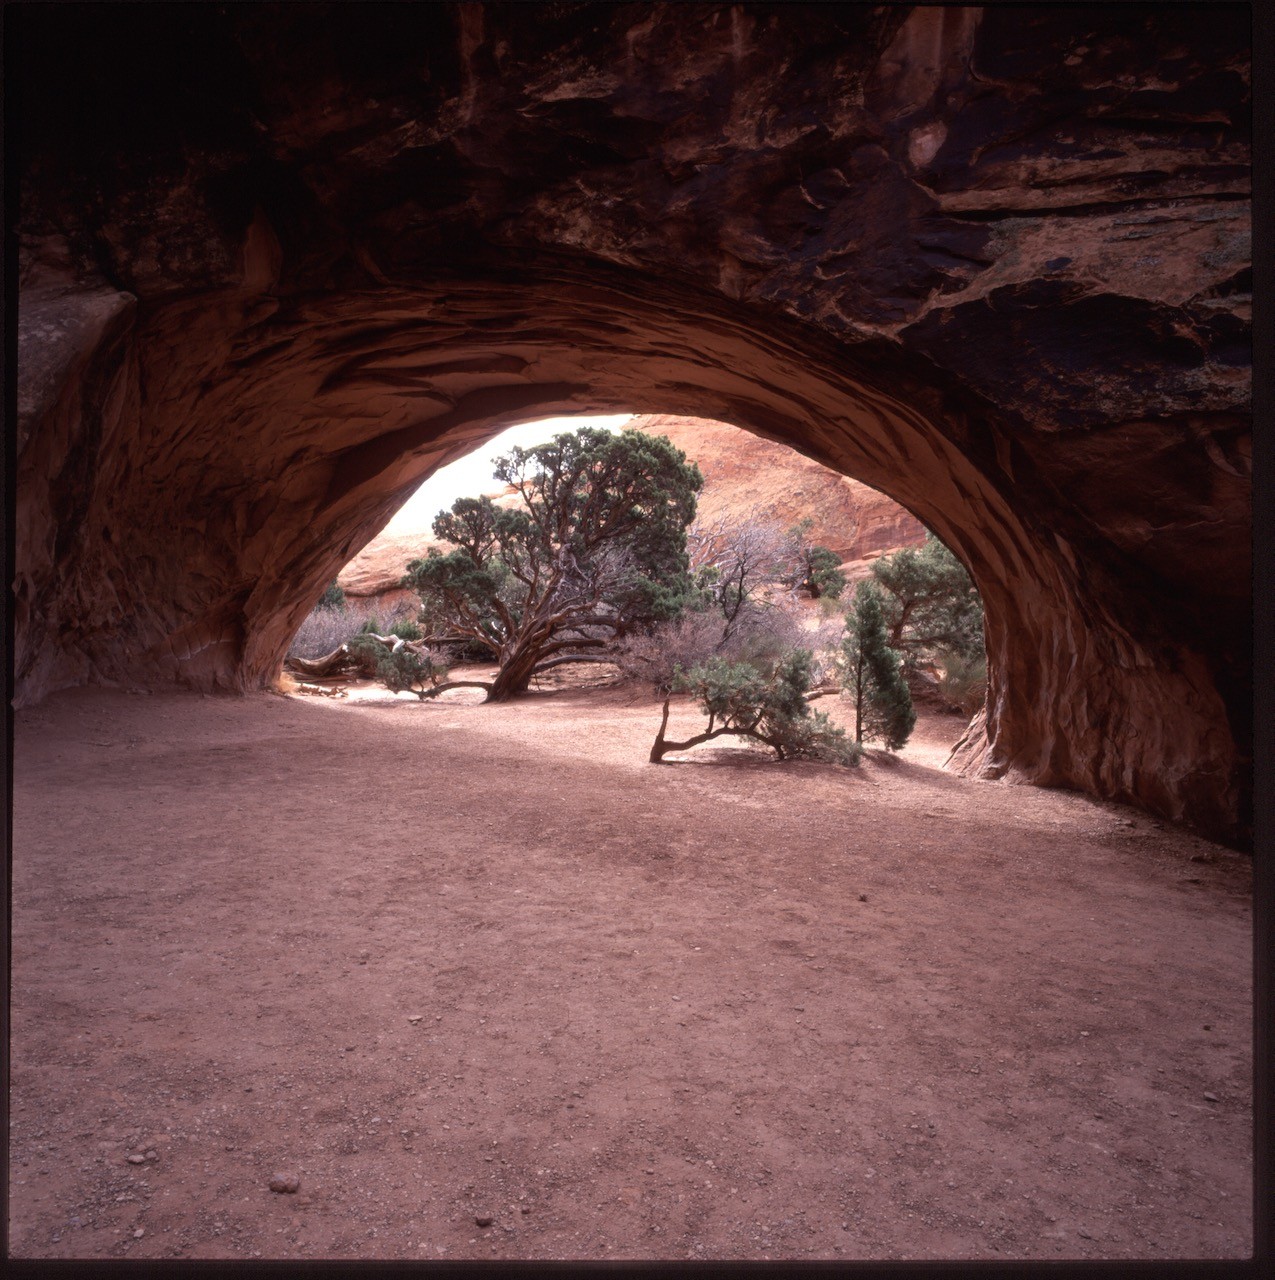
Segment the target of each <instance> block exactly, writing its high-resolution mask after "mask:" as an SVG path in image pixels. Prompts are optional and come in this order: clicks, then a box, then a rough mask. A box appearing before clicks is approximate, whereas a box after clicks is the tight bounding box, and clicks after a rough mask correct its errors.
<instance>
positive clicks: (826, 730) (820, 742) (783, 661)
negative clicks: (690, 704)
mask: <svg viewBox="0 0 1275 1280" xmlns="http://www.w3.org/2000/svg"><path fill="white" fill-rule="evenodd" d="M813 673H814V667H813V662H812V658H811V654H810V651H809V650H808V649H789V650H787V651H786V652H785V653H784V654H783V656H782V657H780V658H779V659H778V660H777V661H774V662H771V663H765V664H763V663H761V662H759V661H757V660H753V661H742V662H732V661H730V660H729V659H727V658H722V657H712V658H709V659H707V660H705V661H703V662H700V663H699V664H698V665H696V666H695V667H693V668H691V670H689V671H686V672H679V673H678V674H677V676H676V677H675V679H674V681H673V691H675V692H683V693H689V694H691V695H692V696H693V697H694V698H695V699H696V701H698V702H699V704H700V709H701V710H702V711H703V713H704V714H705V715H706V716H707V717H708V727H707V728H706V729H705V730H704V732H703V733H697V734H695V735H693V736H692V737H690V738H688V739H686V740H685V741H684V742H670V741H668V739H667V738H665V736H664V734H665V730H666V729H667V727H668V719H669V699H668V698H667V697H666V698H665V699H664V711H663V717H662V719H661V721H660V728H659V732H658V733H657V734H656V737H655V742H654V744H653V745H652V747H651V755H650V759H651V763H652V764H659V763H660V761H661V760H662V759H663V757H664V755H665V754H666V753H667V752H669V751H686V750H689V749H690V748H691V747H693V746H697V745H698V744H699V743H701V742H708V741H710V740H711V739H713V738H720V737H722V736H723V735H726V734H731V735H734V736H735V737H740V738H751V739H752V740H753V741H755V742H761V743H764V744H765V745H766V746H768V747H770V748H771V750H773V751H774V753H775V755H776V756H778V758H779V759H780V760H785V759H790V758H793V759H809V760H825V761H828V762H831V763H834V764H856V763H858V758H859V748H858V746H857V745H856V744H855V743H852V742H849V741H848V740H847V738H846V733H845V730H844V729H840V728H838V727H837V726H836V725H834V724H832V723H831V722H830V721H829V719H828V717H827V716H826V715H825V714H824V713H823V712H820V711H811V709H810V704H809V702H808V701H807V698H806V695H807V694H808V693H809V691H810V685H811V680H812V677H813Z"/></svg>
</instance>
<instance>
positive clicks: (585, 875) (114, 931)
mask: <svg viewBox="0 0 1275 1280" xmlns="http://www.w3.org/2000/svg"><path fill="white" fill-rule="evenodd" d="M477 696H478V695H476V694H474V693H472V692H470V691H457V692H456V693H454V694H451V695H448V696H447V698H446V699H444V700H441V701H439V702H438V703H433V704H425V705H421V704H419V703H417V702H416V701H415V700H414V699H411V698H409V697H407V696H400V697H399V698H398V699H397V700H395V699H393V698H392V697H391V696H390V695H389V694H387V693H385V692H384V691H383V690H382V691H376V690H374V689H371V688H370V687H363V688H360V689H359V690H357V691H356V692H355V695H354V696H351V697H349V698H346V699H343V700H336V699H327V698H319V697H312V696H291V697H283V696H278V695H274V694H261V695H257V696H252V697H247V698H199V697H193V696H180V695H176V694H171V695H154V696H142V695H129V694H125V693H116V692H102V691H76V692H70V693H66V694H62V695H58V696H56V697H54V698H52V699H50V700H48V701H47V702H45V703H43V704H41V705H40V706H37V707H34V708H31V709H28V710H24V711H21V712H19V713H18V715H17V737H16V743H15V758H16V765H15V796H14V804H15V813H14V842H15V845H14V848H15V852H14V865H13V891H14V906H13V979H12V997H13V1004H12V1045H11V1058H12V1073H13V1074H12V1081H13V1084H12V1099H11V1101H12V1109H11V1122H12V1135H11V1148H10V1155H11V1167H10V1178H11V1182H10V1194H11V1203H10V1213H11V1219H10V1221H11V1237H10V1240H11V1250H12V1253H13V1254H14V1255H15V1256H19V1257H81V1258H83V1257H112V1258H114V1257H122V1256H127V1257H131V1258H245V1257H261V1258H346V1257H380V1258H409V1259H456V1258H518V1259H522V1258H528V1259H534V1258H608V1257H615V1258H688V1257H691V1258H847V1259H851V1258H863V1259H877V1258H995V1257H1002V1258H1003V1257H1023V1258H1049V1259H1054V1258H1059V1259H1061V1258H1084V1257H1115V1258H1184V1257H1186V1258H1195V1257H1198V1258H1223V1257H1236V1256H1242V1255H1244V1254H1246V1253H1247V1252H1248V1250H1249V1242H1250V1235H1251V1211H1252V1200H1251V1188H1250V1173H1251V1123H1252V1121H1251V1105H1250V1103H1251V1099H1250V980H1249V979H1250V948H1251V941H1250V916H1249V905H1250V904H1249V883H1250V882H1249V871H1250V865H1251V864H1250V863H1249V861H1248V859H1246V858H1244V857H1242V856H1240V855H1236V854H1233V853H1231V852H1229V851H1227V850H1226V849H1223V848H1221V847H1219V846H1216V845H1212V844H1209V843H1207V842H1205V841H1202V840H1199V839H1197V838H1195V837H1192V836H1190V835H1188V834H1185V833H1183V832H1180V831H1177V830H1175V829H1172V828H1169V827H1167V826H1165V825H1163V824H1160V823H1158V822H1156V821H1154V820H1152V819H1150V818H1148V817H1146V816H1145V815H1142V814H1140V813H1136V812H1134V811H1131V810H1126V809H1122V808H1120V807H1119V806H1116V805H1111V804H1105V803H1099V802H1096V801H1093V800H1090V799H1088V798H1085V797H1082V796H1077V795H1073V794H1068V793H1063V792H1050V791H1042V790H1037V789H1033V788H1024V787H1010V786H1004V785H999V784H990V783H974V782H968V781H964V780H961V779H959V778H955V777H951V776H948V775H946V774H944V773H942V772H941V771H939V769H938V767H937V766H938V765H939V763H940V762H941V760H942V757H943V755H944V753H945V752H944V748H945V747H946V746H947V745H948V743H950V741H951V740H952V739H953V738H954V737H955V736H956V735H957V733H958V732H959V729H960V725H959V723H958V722H957V721H955V720H953V719H950V718H946V717H932V718H927V719H926V720H924V721H923V722H922V724H921V726H920V727H919V728H918V731H917V734H916V735H915V738H914V742H913V744H912V745H910V746H909V748H908V749H907V750H906V751H905V752H904V753H903V755H902V756H901V758H898V759H893V760H889V759H879V758H878V759H871V760H869V761H868V762H867V763H865V764H864V765H863V766H862V767H861V768H860V769H857V770H845V769H839V768H835V767H832V766H825V765H817V764H807V763H773V762H770V761H768V760H767V759H765V758H763V757H760V756H758V755H757V754H755V753H753V752H751V751H748V750H713V749H708V748H701V749H700V750H699V752H698V753H697V754H695V755H694V757H693V760H692V761H689V762H684V763H681V764H674V765H672V766H665V767H659V766H651V765H648V764H646V763H645V758H646V752H647V750H648V748H649V745H650V741H651V738H652V737H653V735H654V731H655V727H656V724H657V719H658V716H657V711H656V708H655V706H654V705H653V704H652V703H651V702H649V701H647V700H643V699H641V698H637V699H635V698H634V697H633V695H632V694H630V693H627V692H625V691H623V690H616V689H605V688H603V689H594V690H591V691H582V690H578V689H575V690H573V689H564V690H560V691H558V692H548V693H541V694H539V695H533V696H532V697H530V698H528V699H527V700H526V701H524V702H522V703H520V704H516V705H509V706H504V707H487V706H479V705H475V699H476V697H477ZM831 701H832V700H829V699H825V700H824V701H823V702H821V704H820V705H821V707H823V708H828V706H829V703H830V702H831ZM693 723H695V721H694V720H693V718H692V717H690V716H689V715H688V716H686V717H685V718H684V719H683V721H682V727H684V728H685V729H687V730H688V731H689V730H690V728H691V726H692V724H693ZM678 731H679V726H678V724H677V721H676V720H675V722H674V724H673V725H672V726H671V729H670V732H671V733H672V732H678ZM276 1172H280V1173H284V1174H287V1175H289V1176H292V1177H295V1178H297V1179H299V1182H300V1187H299V1190H297V1191H295V1192H291V1193H289V1192H273V1191H271V1189H270V1186H269V1183H270V1179H271V1176H272V1175H273V1174H274V1173H276Z"/></svg>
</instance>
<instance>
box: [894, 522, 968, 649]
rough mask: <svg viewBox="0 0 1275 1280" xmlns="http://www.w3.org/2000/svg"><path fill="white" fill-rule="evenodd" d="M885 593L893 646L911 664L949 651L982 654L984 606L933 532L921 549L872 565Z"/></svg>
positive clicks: (954, 559)
mask: <svg viewBox="0 0 1275 1280" xmlns="http://www.w3.org/2000/svg"><path fill="white" fill-rule="evenodd" d="M872 573H873V577H874V578H875V579H876V581H877V582H878V583H879V584H880V585H881V586H882V587H883V588H884V589H885V590H884V595H883V596H882V600H881V607H882V611H883V616H884V619H885V624H886V630H887V637H888V640H889V644H890V647H891V648H892V649H897V650H898V651H899V652H900V653H901V654H902V655H903V660H904V662H905V663H906V664H907V665H908V666H912V665H915V664H916V663H917V662H918V661H920V660H923V659H927V658H933V657H935V656H936V655H942V654H944V653H955V654H959V655H960V656H961V657H962V658H964V659H966V660H967V661H969V660H974V659H977V658H981V657H982V654H983V602H982V600H981V598H980V597H979V594H978V590H977V588H976V587H975V586H974V583H973V582H972V581H971V579H970V576H969V574H968V572H966V569H965V566H964V565H963V564H962V563H961V562H960V561H959V560H958V559H957V558H956V556H954V555H953V554H952V552H951V551H949V550H948V549H947V547H945V546H944V545H943V543H942V542H940V541H939V539H938V538H936V537H935V536H934V534H932V533H927V534H926V538H925V543H924V545H923V546H920V547H905V548H904V549H903V550H901V551H895V552H893V553H892V554H890V555H888V556H882V557H881V558H880V559H879V560H878V561H877V562H876V563H875V564H874V565H873V566H872Z"/></svg>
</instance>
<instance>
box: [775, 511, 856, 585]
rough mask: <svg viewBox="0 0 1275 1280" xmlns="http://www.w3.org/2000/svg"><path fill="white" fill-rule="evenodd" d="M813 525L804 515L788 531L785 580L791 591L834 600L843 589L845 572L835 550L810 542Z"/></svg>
mask: <svg viewBox="0 0 1275 1280" xmlns="http://www.w3.org/2000/svg"><path fill="white" fill-rule="evenodd" d="M813 527H814V521H813V520H811V519H810V517H809V516H807V517H806V518H805V519H804V520H801V521H799V522H798V523H797V524H795V525H793V526H792V528H791V529H789V530H788V533H787V542H788V563H789V568H788V572H787V574H786V575H785V578H784V582H785V584H786V585H787V586H789V587H791V588H793V589H794V590H797V591H804V592H805V593H806V594H807V595H808V596H809V597H810V598H811V599H812V600H820V599H823V598H825V597H831V598H832V599H834V600H835V599H837V598H838V597H839V596H840V595H841V593H842V592H843V591H844V590H845V587H846V575H845V574H844V573H842V572H841V561H840V559H839V558H838V557H837V553H836V552H835V551H833V550H832V549H831V548H829V547H824V546H820V545H819V544H818V543H815V542H811V541H810V530H811V529H812V528H813Z"/></svg>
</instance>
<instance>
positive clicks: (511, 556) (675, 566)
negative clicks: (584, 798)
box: [290, 428, 986, 765]
mask: <svg viewBox="0 0 1275 1280" xmlns="http://www.w3.org/2000/svg"><path fill="white" fill-rule="evenodd" d="M494 477H495V479H497V480H499V481H501V482H503V484H504V485H505V487H506V489H505V494H504V495H503V496H501V497H497V498H496V499H495V500H493V498H492V497H491V496H478V497H462V498H458V499H456V500H455V501H454V502H453V503H452V505H451V507H450V508H449V509H447V510H444V511H440V512H439V513H438V515H437V516H436V517H435V519H434V522H433V532H434V535H435V537H436V538H438V539H439V540H440V542H441V543H442V547H441V548H434V549H431V551H430V552H429V554H428V555H426V556H424V557H420V558H417V559H414V560H411V561H410V562H409V563H408V564H407V565H406V568H405V572H404V576H403V578H402V580H401V582H402V586H404V587H409V588H411V589H412V591H413V592H414V593H415V595H416V597H417V600H418V601H419V607H418V609H416V610H413V609H412V608H411V607H410V606H409V605H404V604H399V605H398V606H396V608H395V609H394V610H393V611H392V612H390V613H389V614H387V615H386V616H383V617H382V616H378V615H377V614H376V613H375V611H374V610H372V609H371V608H369V607H368V606H367V605H365V604H364V605H360V604H358V603H357V602H351V601H350V600H348V599H346V598H345V597H344V596H343V594H342V593H341V591H340V588H339V587H338V586H337V584H336V583H333V584H332V585H331V586H330V587H329V588H328V590H327V591H325V593H324V596H323V597H322V599H321V600H320V601H319V604H318V605H317V606H316V608H315V610H314V612H313V613H312V614H311V615H310V617H309V618H308V619H307V620H306V623H305V625H304V626H303V627H302V629H301V631H300V632H299V633H298V636H297V638H296V640H295V641H294V643H293V646H292V649H291V651H290V662H291V664H292V665H293V667H294V669H295V670H297V671H299V672H301V673H303V674H311V675H320V676H322V675H333V674H337V673H340V672H342V671H346V672H357V673H359V674H361V675H362V676H365V677H371V678H374V679H376V680H378V681H380V682H381V683H382V684H383V685H384V686H385V687H386V688H388V689H390V690H391V691H392V692H395V693H410V694H413V695H415V697H417V698H418V699H419V700H421V701H425V700H426V699H430V698H434V697H437V696H438V695H440V694H442V693H446V692H448V691H450V690H453V689H459V688H477V689H482V690H483V691H484V693H485V694H486V700H487V701H490V702H500V701H506V700H509V699H511V698H515V697H517V696H518V695H519V694H522V693H525V692H526V691H527V690H528V688H529V687H530V684H531V682H532V680H533V679H535V678H536V677H538V676H540V675H542V674H543V673H545V672H548V671H550V670H553V669H554V668H557V667H561V666H565V665H567V664H578V663H603V664H608V665H609V666H610V667H611V668H612V669H613V670H618V671H619V673H620V675H621V677H622V678H623V679H625V680H628V681H633V682H638V683H641V684H645V685H646V686H647V687H649V688H651V689H653V690H654V691H655V693H656V694H657V697H658V699H659V702H660V706H661V711H660V723H659V727H658V729H657V730H656V733H655V740H654V742H653V744H652V747H651V750H650V755H649V758H650V760H651V761H652V762H653V763H661V762H664V760H665V758H666V757H667V756H668V755H670V754H671V753H675V752H683V751H686V750H689V749H691V748H692V747H695V746H698V745H700V744H702V743H706V742H711V741H713V740H715V739H719V738H723V737H734V738H737V739H741V740H744V741H747V742H752V743H756V744H757V745H758V746H764V747H766V748H767V749H769V750H770V751H772V752H773V753H774V754H775V756H776V757H777V758H778V759H781V760H784V759H800V758H805V759H816V760H823V761H827V762H832V763H837V764H843V765H853V764H856V763H857V762H858V760H859V759H860V757H861V754H862V748H863V744H864V743H871V744H874V745H876V746H878V747H880V748H883V749H885V750H890V751H894V750H898V749H899V748H901V747H902V746H903V745H904V744H905V743H906V742H907V740H908V735H909V734H910V732H911V730H912V728H913V725H914V724H915V719H916V716H915V710H914V708H913V693H914V692H916V693H918V694H922V693H924V694H928V695H929V696H930V697H931V699H932V700H936V701H938V702H939V703H941V704H943V705H945V706H946V707H947V708H948V709H950V710H954V711H961V712H964V713H965V714H972V713H973V711H975V710H976V709H977V707H978V706H979V705H980V703H981V701H982V698H983V696H984V690H985V681H986V671H985V665H984V658H983V641H982V605H981V602H980V600H979V597H978V593H977V591H976V589H975V588H974V585H973V583H972V581H971V580H970V577H969V575H968V573H967V572H966V570H965V568H964V566H963V565H962V564H961V563H960V561H959V560H957V558H956V557H955V556H954V555H953V554H952V552H951V551H950V550H948V548H947V547H946V546H944V545H943V543H942V542H940V541H939V540H938V539H937V538H935V537H934V536H933V535H932V534H931V535H929V537H928V538H927V540H926V542H925V544H924V545H923V546H921V547H908V548H904V549H902V550H899V551H895V552H893V553H891V554H888V555H884V556H881V557H880V558H879V559H877V560H876V561H875V562H874V563H873V564H872V566H871V572H870V576H869V577H868V578H867V579H866V580H864V581H861V582H859V583H858V584H857V585H856V586H855V588H854V590H853V592H850V593H847V589H846V587H847V584H846V576H845V574H844V573H843V571H842V569H841V567H840V565H839V563H838V561H837V557H836V555H835V554H834V553H833V552H832V551H831V550H830V549H829V548H827V547H825V546H822V545H819V544H818V543H816V542H814V541H813V540H812V538H811V536H810V533H811V528H812V521H811V520H810V519H801V520H798V521H796V522H795V523H788V524H785V523H782V522H779V521H776V520H774V519H768V518H766V517H765V516H764V515H763V514H762V513H761V512H760V511H759V510H758V509H757V508H756V507H755V506H754V507H751V508H748V509H745V510H742V511H740V512H739V513H729V512H728V513H726V514H720V513H719V514H718V515H717V516H715V518H714V519H712V520H711V521H709V520H704V519H700V518H697V515H696V496H697V494H698V491H699V489H700V486H701V484H702V476H701V475H700V472H699V471H698V468H697V467H696V466H695V465H694V464H692V463H689V462H688V461H687V459H686V456H685V454H684V453H683V452H682V451H681V450H679V449H677V448H676V447H675V446H673V445H672V444H671V443H670V442H669V441H668V440H666V439H664V438H663V437H660V436H651V435H646V434H643V433H640V432H636V431H632V430H629V431H625V432H623V433H622V434H619V435H613V434H611V433H609V432H605V431H599V430H596V429H593V428H584V429H582V430H579V431H576V432H571V433H562V434H560V435H557V436H555V437H554V438H553V439H552V440H551V441H549V442H548V443H546V444H542V445H537V446H535V447H533V448H529V449H523V448H514V449H512V450H510V452H509V453H507V454H505V455H502V456H501V457H499V458H497V459H496V460H495V463H494ZM812 606H813V607H812ZM493 665H494V667H495V672H494V674H490V668H491V667H492V666H493ZM477 666H481V667H482V668H483V670H482V671H477V670H474V668H475V667H477ZM830 695H837V696H838V697H839V698H840V700H841V701H840V705H841V707H842V708H843V712H844V718H845V719H846V721H847V725H846V727H845V728H843V727H841V726H839V725H837V724H835V723H833V721H832V719H831V718H830V717H829V716H828V714H826V713H825V712H823V711H819V710H815V709H814V708H813V707H812V705H811V704H812V703H813V702H814V701H815V700H816V699H818V698H822V697H826V696H830ZM679 699H680V700H684V701H687V702H689V703H690V704H691V705H692V706H694V707H695V708H696V709H697V710H698V711H699V712H700V713H701V714H702V716H703V717H704V724H703V727H702V728H701V729H700V730H699V731H697V732H694V733H691V734H689V735H686V736H683V737H680V738H674V737H670V736H669V728H668V727H669V719H670V711H671V708H672V706H673V703H674V701H675V700H679Z"/></svg>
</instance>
